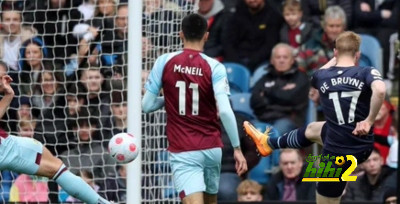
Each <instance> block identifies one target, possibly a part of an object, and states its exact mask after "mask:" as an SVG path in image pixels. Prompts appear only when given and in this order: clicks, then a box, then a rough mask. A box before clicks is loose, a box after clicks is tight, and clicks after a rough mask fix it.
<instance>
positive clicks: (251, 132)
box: [243, 121, 273, 157]
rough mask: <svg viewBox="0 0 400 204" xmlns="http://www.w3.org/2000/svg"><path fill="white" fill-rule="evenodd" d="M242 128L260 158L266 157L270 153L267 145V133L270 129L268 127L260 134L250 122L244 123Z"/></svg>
mask: <svg viewBox="0 0 400 204" xmlns="http://www.w3.org/2000/svg"><path fill="white" fill-rule="evenodd" d="M243 128H244V131H245V132H246V134H247V136H249V137H250V138H251V139H252V140H253V142H254V143H255V144H256V146H257V150H258V152H259V153H260V155H261V156H263V157H266V156H268V155H270V154H271V153H272V151H273V150H272V148H271V147H270V146H269V145H268V142H267V141H268V138H269V132H270V131H271V127H268V128H267V130H265V132H264V133H262V132H260V131H259V130H257V128H255V127H254V126H253V125H252V124H251V123H250V122H248V121H244V122H243Z"/></svg>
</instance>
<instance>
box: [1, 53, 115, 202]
mask: <svg viewBox="0 0 400 204" xmlns="http://www.w3.org/2000/svg"><path fill="white" fill-rule="evenodd" d="M6 72H7V65H6V64H5V63H4V62H1V61H0V93H3V94H4V96H3V98H2V99H1V100H0V118H1V117H3V115H4V113H5V112H6V110H7V108H8V106H9V105H10V103H11V101H12V99H13V97H14V90H13V89H12V88H11V86H10V83H11V81H12V79H11V77H10V76H8V75H6ZM0 170H10V171H14V172H18V173H24V174H30V175H38V176H44V177H48V178H51V179H53V180H55V181H56V182H57V183H58V184H59V185H60V186H61V187H62V188H63V189H64V190H65V191H66V192H67V193H68V194H69V195H71V196H74V197H76V198H78V199H79V200H81V201H83V202H86V203H89V204H109V203H110V202H109V201H107V200H105V199H104V198H102V197H100V196H99V195H98V194H97V193H96V192H95V191H94V190H93V189H92V188H91V187H90V186H89V185H88V184H87V183H86V182H85V181H83V180H82V179H81V178H80V177H78V176H76V175H74V174H72V173H71V172H70V171H69V170H68V169H67V167H66V166H65V165H64V164H63V163H62V161H61V160H60V159H58V158H57V157H55V156H53V155H52V154H51V153H50V151H49V150H48V149H47V148H46V147H44V146H43V145H42V144H41V143H40V142H38V141H36V140H34V139H32V138H26V137H16V136H12V135H7V136H4V137H3V136H0Z"/></svg>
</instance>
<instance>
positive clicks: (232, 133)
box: [212, 64, 247, 176]
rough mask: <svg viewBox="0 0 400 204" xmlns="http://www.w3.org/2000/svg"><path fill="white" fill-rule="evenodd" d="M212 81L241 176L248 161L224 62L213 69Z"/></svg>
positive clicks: (237, 169) (219, 110)
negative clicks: (242, 144) (241, 147)
mask: <svg viewBox="0 0 400 204" xmlns="http://www.w3.org/2000/svg"><path fill="white" fill-rule="evenodd" d="M212 82H213V89H214V95H215V99H216V101H217V105H218V113H219V116H220V118H221V121H222V124H223V126H224V128H225V130H226V132H227V134H228V137H229V140H230V141H231V144H232V147H233V149H234V151H233V157H234V158H235V161H236V163H235V168H236V173H237V174H238V175H239V176H241V175H242V174H243V173H245V172H246V171H247V162H246V159H245V157H244V156H243V153H242V150H241V149H240V140H239V133H238V129H237V122H236V118H235V114H234V113H233V110H232V108H231V104H230V101H229V97H228V95H229V94H230V93H229V84H228V80H227V78H226V69H225V67H224V66H223V65H222V64H218V65H217V67H216V68H215V69H214V70H213V75H212Z"/></svg>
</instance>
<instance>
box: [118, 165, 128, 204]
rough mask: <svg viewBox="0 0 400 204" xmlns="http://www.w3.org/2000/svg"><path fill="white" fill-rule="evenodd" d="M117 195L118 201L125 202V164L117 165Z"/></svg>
mask: <svg viewBox="0 0 400 204" xmlns="http://www.w3.org/2000/svg"><path fill="white" fill-rule="evenodd" d="M117 172H118V176H117V183H118V192H117V193H118V197H119V201H120V202H126V175H127V174H126V166H125V165H117Z"/></svg>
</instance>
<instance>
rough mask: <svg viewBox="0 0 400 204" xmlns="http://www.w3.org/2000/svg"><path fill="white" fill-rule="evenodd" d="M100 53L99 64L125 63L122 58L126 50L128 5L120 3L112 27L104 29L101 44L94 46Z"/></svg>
mask: <svg viewBox="0 0 400 204" xmlns="http://www.w3.org/2000/svg"><path fill="white" fill-rule="evenodd" d="M96 48H97V51H98V53H99V54H101V65H102V66H111V65H114V64H117V62H119V63H122V64H126V61H124V60H122V59H121V58H122V57H123V55H124V53H126V52H127V51H128V5H127V4H120V5H119V6H118V9H117V16H116V17H115V22H114V29H113V30H105V31H104V37H103V39H102V42H101V46H100V47H99V46H98V47H96Z"/></svg>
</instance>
